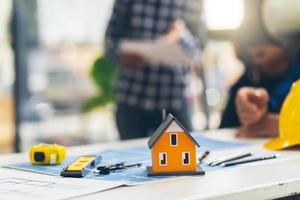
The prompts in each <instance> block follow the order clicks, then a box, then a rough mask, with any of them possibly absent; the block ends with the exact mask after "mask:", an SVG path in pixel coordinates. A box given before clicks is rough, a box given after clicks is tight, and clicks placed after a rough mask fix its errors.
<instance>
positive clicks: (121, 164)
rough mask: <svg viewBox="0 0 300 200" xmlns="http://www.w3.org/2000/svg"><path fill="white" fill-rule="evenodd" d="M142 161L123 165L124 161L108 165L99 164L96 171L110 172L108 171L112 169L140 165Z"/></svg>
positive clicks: (100, 172) (101, 172)
mask: <svg viewBox="0 0 300 200" xmlns="http://www.w3.org/2000/svg"><path fill="white" fill-rule="evenodd" d="M141 166H142V163H134V164H130V165H125V162H121V163H116V164H113V165H110V166H100V167H97V170H98V171H96V173H99V174H110V172H112V171H117V170H123V169H127V168H130V167H141Z"/></svg>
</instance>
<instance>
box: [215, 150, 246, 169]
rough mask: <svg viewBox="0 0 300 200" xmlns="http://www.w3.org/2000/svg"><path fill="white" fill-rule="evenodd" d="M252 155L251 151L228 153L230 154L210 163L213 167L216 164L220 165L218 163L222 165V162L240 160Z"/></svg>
mask: <svg viewBox="0 0 300 200" xmlns="http://www.w3.org/2000/svg"><path fill="white" fill-rule="evenodd" d="M251 155H252V154H251V153H237V154H232V155H228V156H225V157H222V158H219V159H217V160H215V161H213V162H211V163H209V165H210V166H212V167H215V166H218V165H220V164H222V163H225V162H229V161H234V160H239V159H242V158H246V157H248V156H251Z"/></svg>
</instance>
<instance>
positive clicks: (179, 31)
mask: <svg viewBox="0 0 300 200" xmlns="http://www.w3.org/2000/svg"><path fill="white" fill-rule="evenodd" d="M185 30H186V26H185V23H184V21H182V20H180V19H177V20H176V21H175V22H174V23H173V24H172V26H171V27H170V30H169V31H168V32H167V33H166V34H165V35H164V36H162V37H161V38H159V39H158V41H161V42H166V43H176V42H178V41H179V40H180V39H181V38H182V35H183V33H184V31H185Z"/></svg>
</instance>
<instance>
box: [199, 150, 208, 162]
mask: <svg viewBox="0 0 300 200" xmlns="http://www.w3.org/2000/svg"><path fill="white" fill-rule="evenodd" d="M209 154H210V151H205V152H204V153H203V155H202V156H201V157H200V158H198V161H199V163H201V162H202V161H203V160H204V159H205V158H206V157H207V156H208V155H209Z"/></svg>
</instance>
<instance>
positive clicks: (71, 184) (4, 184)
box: [0, 168, 123, 200]
mask: <svg viewBox="0 0 300 200" xmlns="http://www.w3.org/2000/svg"><path fill="white" fill-rule="evenodd" d="M0 174H1V175H0V199H9V200H21V199H22V200H27V199H28V200H29V199H30V200H31V199H51V200H57V199H66V198H74V197H78V196H82V195H87V194H91V193H95V192H100V191H103V190H107V189H111V188H115V187H118V186H121V185H123V183H122V182H111V181H102V180H91V179H83V178H63V177H56V176H49V175H44V174H36V173H28V172H22V171H17V170H11V169H3V168H0Z"/></svg>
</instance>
